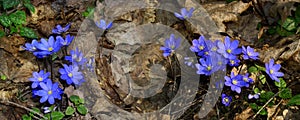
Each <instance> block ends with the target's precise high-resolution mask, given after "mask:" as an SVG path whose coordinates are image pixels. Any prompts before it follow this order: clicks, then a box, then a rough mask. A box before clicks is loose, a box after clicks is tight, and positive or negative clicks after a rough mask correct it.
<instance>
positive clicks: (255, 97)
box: [248, 93, 260, 100]
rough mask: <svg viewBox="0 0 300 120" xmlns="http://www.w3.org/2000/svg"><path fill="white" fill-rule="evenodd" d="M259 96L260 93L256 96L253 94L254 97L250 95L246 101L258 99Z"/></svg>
mask: <svg viewBox="0 0 300 120" xmlns="http://www.w3.org/2000/svg"><path fill="white" fill-rule="evenodd" d="M259 96H260V93H257V94H254V95H252V94H249V95H248V99H249V100H250V99H253V98H254V99H258V98H259Z"/></svg>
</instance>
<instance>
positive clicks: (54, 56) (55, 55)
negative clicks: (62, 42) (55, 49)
mask: <svg viewBox="0 0 300 120" xmlns="http://www.w3.org/2000/svg"><path fill="white" fill-rule="evenodd" d="M56 58H58V55H57V54H56V53H54V54H53V55H52V61H54V60H55V59H56Z"/></svg>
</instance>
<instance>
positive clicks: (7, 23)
mask: <svg viewBox="0 0 300 120" xmlns="http://www.w3.org/2000/svg"><path fill="white" fill-rule="evenodd" d="M0 23H1V24H2V25H3V26H4V27H9V26H11V24H12V22H11V21H10V19H9V17H8V16H7V15H1V16H0Z"/></svg>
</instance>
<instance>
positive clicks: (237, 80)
mask: <svg viewBox="0 0 300 120" xmlns="http://www.w3.org/2000/svg"><path fill="white" fill-rule="evenodd" d="M224 78H225V80H226V82H225V85H226V86H229V87H231V90H232V91H236V92H237V93H241V87H243V86H245V85H246V83H245V82H244V81H243V80H242V79H243V77H242V76H241V75H236V76H235V75H234V73H233V72H231V74H230V77H228V76H225V77H224Z"/></svg>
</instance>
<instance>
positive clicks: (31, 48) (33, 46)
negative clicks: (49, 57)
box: [22, 39, 39, 52]
mask: <svg viewBox="0 0 300 120" xmlns="http://www.w3.org/2000/svg"><path fill="white" fill-rule="evenodd" d="M38 43H39V42H38V41H37V40H35V39H34V40H32V42H31V43H25V46H22V48H23V49H25V50H27V51H29V52H34V51H36V50H37V49H36V45H37V44H38Z"/></svg>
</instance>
